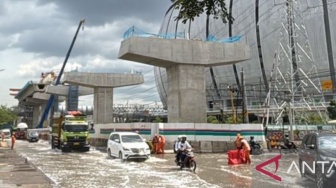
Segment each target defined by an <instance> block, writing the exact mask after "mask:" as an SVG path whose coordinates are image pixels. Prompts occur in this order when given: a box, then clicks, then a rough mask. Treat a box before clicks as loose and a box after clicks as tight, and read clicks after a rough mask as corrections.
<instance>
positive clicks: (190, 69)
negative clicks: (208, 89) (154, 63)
mask: <svg viewBox="0 0 336 188" xmlns="http://www.w3.org/2000/svg"><path fill="white" fill-rule="evenodd" d="M204 69H205V67H204V66H203V65H183V64H177V65H173V66H170V67H168V68H167V75H168V83H169V89H168V114H169V118H168V122H169V123H191V122H194V123H206V98H205V96H206V93H205V80H204Z"/></svg>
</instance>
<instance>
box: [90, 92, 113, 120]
mask: <svg viewBox="0 0 336 188" xmlns="http://www.w3.org/2000/svg"><path fill="white" fill-rule="evenodd" d="M93 102H94V112H93V122H94V123H95V124H100V123H101V124H104V123H112V122H113V88H103V87H99V88H94V99H93Z"/></svg>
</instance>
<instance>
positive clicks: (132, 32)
mask: <svg viewBox="0 0 336 188" xmlns="http://www.w3.org/2000/svg"><path fill="white" fill-rule="evenodd" d="M130 37H158V38H168V39H173V38H182V39H184V38H185V33H184V32H178V33H173V34H152V33H148V32H145V31H143V30H141V29H138V28H136V27H134V26H132V27H130V28H129V29H127V31H126V32H125V33H124V35H123V38H124V39H127V38H130ZM241 37H242V36H233V37H229V38H224V39H217V38H216V37H215V36H213V35H210V36H209V37H208V38H207V39H206V41H210V42H222V43H233V42H238V41H240V39H241Z"/></svg>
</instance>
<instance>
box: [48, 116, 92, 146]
mask: <svg viewBox="0 0 336 188" xmlns="http://www.w3.org/2000/svg"><path fill="white" fill-rule="evenodd" d="M57 122H58V123H57ZM52 145H53V148H55V147H57V148H59V149H61V150H62V151H63V152H66V151H71V150H81V151H89V150H90V134H89V122H88V121H87V118H86V115H82V114H81V113H69V114H68V115H65V116H64V117H60V119H56V120H55V121H54V123H53V127H52Z"/></svg>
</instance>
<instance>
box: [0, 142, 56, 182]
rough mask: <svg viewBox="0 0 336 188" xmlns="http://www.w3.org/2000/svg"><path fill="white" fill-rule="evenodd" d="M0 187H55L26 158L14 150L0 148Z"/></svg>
mask: <svg viewBox="0 0 336 188" xmlns="http://www.w3.org/2000/svg"><path fill="white" fill-rule="evenodd" d="M0 164H1V165H0V187H8V188H11V187H20V188H33V187H35V188H52V187H53V185H55V182H53V181H52V180H51V179H50V178H49V177H48V176H47V175H45V174H44V173H43V172H42V171H41V170H40V169H38V168H37V167H36V166H35V165H34V164H32V163H31V162H30V161H28V159H27V158H24V157H22V156H20V155H19V154H18V153H17V152H16V151H15V150H11V149H10V148H4V147H0Z"/></svg>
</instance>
